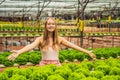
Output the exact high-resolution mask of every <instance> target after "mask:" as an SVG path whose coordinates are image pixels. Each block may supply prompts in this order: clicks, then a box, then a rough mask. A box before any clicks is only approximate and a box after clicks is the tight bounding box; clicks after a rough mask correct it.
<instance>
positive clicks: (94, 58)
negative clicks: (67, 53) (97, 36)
mask: <svg viewBox="0 0 120 80" xmlns="http://www.w3.org/2000/svg"><path fill="white" fill-rule="evenodd" d="M88 54H89V56H90V57H91V58H92V59H93V60H96V55H95V54H94V53H92V52H89V53H88Z"/></svg>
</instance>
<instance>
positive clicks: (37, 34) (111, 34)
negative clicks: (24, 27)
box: [0, 31, 120, 37]
mask: <svg viewBox="0 0 120 80" xmlns="http://www.w3.org/2000/svg"><path fill="white" fill-rule="evenodd" d="M23 33H24V34H23ZM41 35H43V32H39V33H38V32H32V33H31V32H28V33H26V32H24V31H22V32H16V34H15V33H13V32H12V33H0V37H11V36H12V37H21V36H30V37H32V36H41ZM58 35H60V36H80V35H81V34H80V33H79V32H64V31H62V32H60V33H59V34H58ZM83 36H93V37H94V36H95V37H97V36H120V32H110V33H108V32H103V33H100V32H98V33H97V32H95V33H83Z"/></svg>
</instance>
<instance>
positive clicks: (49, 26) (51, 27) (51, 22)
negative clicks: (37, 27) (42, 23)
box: [46, 18, 56, 32]
mask: <svg viewBox="0 0 120 80" xmlns="http://www.w3.org/2000/svg"><path fill="white" fill-rule="evenodd" d="M46 28H47V30H48V31H49V32H53V31H54V30H55V28H56V26H55V21H54V20H52V19H51V18H50V19H48V20H47V25H46Z"/></svg>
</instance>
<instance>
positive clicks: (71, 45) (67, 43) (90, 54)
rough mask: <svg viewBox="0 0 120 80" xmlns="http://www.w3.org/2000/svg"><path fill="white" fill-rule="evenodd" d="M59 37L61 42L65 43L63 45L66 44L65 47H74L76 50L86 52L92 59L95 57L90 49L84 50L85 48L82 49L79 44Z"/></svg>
mask: <svg viewBox="0 0 120 80" xmlns="http://www.w3.org/2000/svg"><path fill="white" fill-rule="evenodd" d="M59 38H60V41H61V44H63V45H65V46H67V47H70V48H73V49H76V50H78V51H81V52H84V53H86V54H88V55H89V56H90V57H91V58H92V59H93V60H95V59H96V56H95V54H93V53H92V52H91V51H88V50H86V49H84V48H81V47H79V46H77V45H75V44H73V43H71V42H69V41H67V40H66V39H64V38H62V37H59Z"/></svg>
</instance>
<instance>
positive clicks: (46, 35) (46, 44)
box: [41, 17, 60, 50]
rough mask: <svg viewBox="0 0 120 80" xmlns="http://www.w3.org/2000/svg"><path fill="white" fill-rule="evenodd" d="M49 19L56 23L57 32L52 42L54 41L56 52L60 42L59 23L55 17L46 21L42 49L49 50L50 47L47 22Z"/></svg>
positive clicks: (54, 32) (55, 31)
mask: <svg viewBox="0 0 120 80" xmlns="http://www.w3.org/2000/svg"><path fill="white" fill-rule="evenodd" d="M49 19H52V20H53V21H54V22H55V30H54V31H53V35H52V40H53V45H52V47H53V49H55V50H58V49H59V48H60V47H59V41H58V31H57V23H56V21H55V19H54V18H53V17H48V18H47V19H46V21H45V28H44V33H43V42H42V44H41V48H42V49H48V47H47V46H48V45H49V43H50V42H49V40H48V39H49V38H48V35H49V33H48V30H47V28H46V27H47V22H48V20H49Z"/></svg>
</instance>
